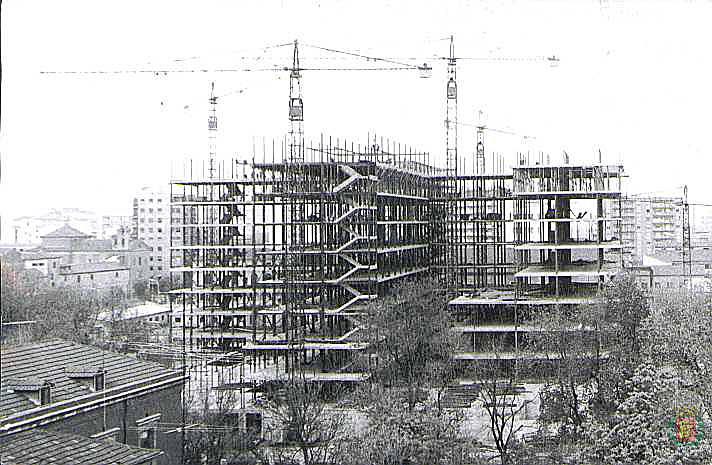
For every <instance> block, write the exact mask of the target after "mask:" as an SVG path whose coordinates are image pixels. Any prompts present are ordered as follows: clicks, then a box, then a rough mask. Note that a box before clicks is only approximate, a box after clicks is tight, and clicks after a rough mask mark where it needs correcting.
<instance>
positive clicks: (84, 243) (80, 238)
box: [21, 224, 151, 295]
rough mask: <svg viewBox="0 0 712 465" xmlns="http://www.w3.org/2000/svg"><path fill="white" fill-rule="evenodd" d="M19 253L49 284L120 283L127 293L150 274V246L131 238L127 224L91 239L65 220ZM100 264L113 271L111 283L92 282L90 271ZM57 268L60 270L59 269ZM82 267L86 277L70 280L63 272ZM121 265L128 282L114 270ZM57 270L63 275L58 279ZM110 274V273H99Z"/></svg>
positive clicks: (75, 271) (77, 271)
mask: <svg viewBox="0 0 712 465" xmlns="http://www.w3.org/2000/svg"><path fill="white" fill-rule="evenodd" d="M21 255H22V259H23V261H24V262H25V268H26V269H38V270H39V271H41V272H42V275H43V276H44V277H46V278H48V279H49V281H50V283H51V284H52V285H59V284H74V285H76V284H81V283H84V284H83V285H80V286H78V287H80V288H83V289H90V288H94V289H99V288H105V287H121V288H122V289H124V290H125V292H127V295H131V294H133V292H134V290H135V289H136V285H137V283H139V282H147V281H148V279H149V278H150V274H149V268H150V264H149V263H150V255H151V248H150V247H149V246H148V245H146V243H144V242H143V241H141V240H138V239H133V238H131V237H130V233H129V230H128V228H123V227H122V228H119V230H118V231H117V233H116V234H114V235H113V236H112V237H111V239H94V238H93V236H91V235H89V234H85V233H83V232H81V231H79V230H77V229H74V228H72V227H71V226H69V225H66V224H65V225H63V226H62V227H60V228H59V229H56V230H54V231H51V232H49V233H47V234H44V235H43V236H42V244H41V245H40V246H39V247H35V248H34V249H31V250H25V251H23V252H22V254H21ZM101 264H104V265H101ZM67 267H69V268H67ZM102 267H104V268H106V269H107V270H108V271H113V272H114V276H115V277H116V278H117V279H116V280H115V282H114V283H111V284H109V283H103V284H102V283H92V279H94V278H93V277H92V274H95V272H93V270H94V269H98V268H102ZM59 268H62V270H63V271H62V272H60V270H59ZM83 268H86V269H87V270H89V273H90V274H89V275H87V278H88V279H89V281H88V282H87V281H83V277H79V276H77V277H75V280H74V281H72V282H71V283H70V280H69V279H68V278H67V276H66V275H67V274H69V273H71V274H82V273H83V271H82V270H83ZM123 269H127V270H128V283H126V282H125V279H124V278H125V276H124V273H123V272H122V271H121V272H119V273H118V275H117V274H116V272H117V271H120V270H123ZM58 274H62V275H65V276H63V277H61V276H60V279H59V280H57V275H58ZM109 277H110V275H109V274H105V275H102V276H101V278H109Z"/></svg>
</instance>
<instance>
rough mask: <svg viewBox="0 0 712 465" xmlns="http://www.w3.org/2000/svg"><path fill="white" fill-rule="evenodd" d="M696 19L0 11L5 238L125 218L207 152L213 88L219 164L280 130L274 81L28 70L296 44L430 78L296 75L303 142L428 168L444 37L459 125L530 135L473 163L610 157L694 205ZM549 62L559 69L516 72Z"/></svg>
mask: <svg viewBox="0 0 712 465" xmlns="http://www.w3.org/2000/svg"><path fill="white" fill-rule="evenodd" d="M443 4H444V5H443ZM710 24H712V2H709V1H705V2H682V1H680V2H673V1H667V2H653V1H645V2H631V1H620V2H618V1H616V2H613V1H567V2H564V1H557V2H545V1H530V2H522V1H510V2H505V1H468V2H466V1H462V2H457V1H452V2H435V1H433V2H422V1H413V0H410V1H407V0H404V1H395V0H392V1H358V2H345V1H321V2H318V1H286V0H285V1H281V2H269V1H258V2H248V1H239V2H214V1H202V2H195V1H191V2H182V1H175V0H173V1H165V2H161V1H114V2H110V1H101V2H97V1H85V2H79V1H64V2H57V1H32V0H21V1H20V0H14V1H13V0H6V1H5V2H3V4H2V67H3V68H2V70H3V75H2V127H1V130H2V134H1V140H0V149H1V151H2V182H1V184H0V199H1V200H0V202H1V203H0V214H2V217H3V227H4V228H5V227H7V226H8V225H9V220H10V219H11V218H13V217H16V216H19V215H22V214H33V213H38V212H41V211H43V210H46V209H48V208H52V207H79V208H87V209H93V210H97V211H100V212H105V213H106V214H124V215H129V214H130V212H131V198H132V195H133V193H134V192H135V191H137V190H138V189H139V188H140V187H142V186H145V185H167V183H168V181H169V179H170V177H171V169H172V166H173V167H174V168H173V169H174V170H176V169H177V168H175V167H177V166H178V165H179V164H180V163H182V160H185V159H186V158H196V159H204V158H205V157H206V156H207V150H208V140H207V127H206V126H207V125H206V120H207V113H208V96H209V91H210V83H211V82H213V81H214V82H215V86H216V94H218V95H224V97H222V98H220V99H219V105H218V118H219V130H220V131H219V139H218V152H219V154H220V155H221V156H223V157H233V156H237V157H245V158H250V157H251V147H252V143H253V139H255V138H256V139H257V140H258V141H261V139H262V137H267V138H271V137H275V136H276V137H281V136H282V135H283V134H284V133H285V132H286V131H287V129H288V124H287V123H288V121H287V97H288V94H289V79H288V74H287V73H286V72H273V71H250V72H238V73H217V72H211V73H169V74H168V75H165V76H163V75H161V76H155V75H151V74H131V73H124V74H109V75H107V74H79V75H76V74H41V73H40V72H41V71H94V70H136V69H153V68H157V67H158V68H169V69H219V68H223V69H224V68H241V69H242V68H260V69H264V68H272V67H274V66H275V65H277V66H289V65H290V61H291V53H292V50H291V48H290V47H279V48H269V49H266V47H268V46H272V45H276V44H284V43H289V42H293V41H294V39H298V40H299V42H300V43H302V44H304V45H303V46H302V47H301V48H300V56H301V64H302V66H303V67H312V68H314V67H331V68H338V67H340V68H344V67H372V66H376V65H375V64H374V63H373V62H365V61H364V60H359V59H354V58H348V57H347V56H345V55H338V54H334V53H327V52H324V51H320V50H318V49H315V48H312V47H308V46H307V45H317V46H321V47H326V48H332V49H338V50H344V51H353V52H358V53H361V54H365V55H370V56H376V57H394V58H396V59H397V60H398V61H404V62H407V63H413V64H415V63H420V62H423V61H425V62H428V63H429V64H430V65H431V66H432V67H433V76H432V78H430V79H421V78H419V77H418V75H417V74H416V73H415V72H412V71H306V72H304V77H303V93H304V105H305V123H304V127H305V135H306V137H318V136H319V135H320V134H322V133H323V134H325V135H330V136H334V137H339V138H341V139H348V140H354V141H356V142H364V141H365V138H366V134H368V133H374V132H375V133H378V134H379V135H381V136H384V137H389V138H391V139H393V140H396V141H398V142H401V143H403V144H408V145H411V146H414V147H417V148H419V149H421V150H424V151H428V152H430V153H431V157H434V158H435V159H436V160H442V158H443V152H444V147H445V137H444V136H445V131H444V123H443V121H444V118H445V99H444V96H445V62H444V61H443V60H438V59H436V58H434V57H435V56H443V55H446V54H447V52H448V41H447V40H444V39H445V38H447V37H448V36H450V35H451V34H452V35H454V38H455V50H456V55H457V56H460V57H473V58H483V59H482V60H462V61H460V62H459V64H458V84H459V90H460V94H459V101H458V103H459V119H460V121H462V122H475V121H476V115H477V114H478V111H480V110H482V111H483V114H484V118H485V119H484V122H485V123H486V124H487V125H488V126H490V127H492V128H498V129H503V130H507V131H511V132H515V133H517V134H520V135H528V136H533V137H535V139H532V138H529V139H523V138H522V137H519V136H510V135H503V134H500V133H496V132H489V133H488V134H487V139H486V147H487V152H488V153H489V152H492V151H494V152H498V153H501V154H502V155H503V157H504V158H505V164H506V165H508V166H511V165H512V164H513V163H514V154H515V153H516V152H517V151H531V152H538V151H540V150H543V151H546V152H547V153H549V154H550V157H551V160H552V161H560V160H561V157H562V151H563V150H566V151H567V153H569V154H570V155H571V157H572V159H573V161H582V162H586V161H588V162H592V161H594V160H596V159H597V153H598V150H599V149H600V150H601V152H602V154H603V159H604V161H610V162H613V163H618V162H619V161H622V162H623V164H624V165H625V167H626V170H627V172H628V173H629V175H630V178H629V179H628V180H627V188H628V190H629V191H631V192H655V193H659V194H661V195H663V194H678V195H679V194H680V192H681V191H680V189H679V187H680V186H682V185H683V184H687V185H688V186H689V189H690V198H691V200H692V201H698V202H707V203H712V187H711V186H712V183H711V182H710V180H709V176H710V171H711V170H710V168H712V162H711V161H710V155H711V154H712V137H710V129H709V126H710V108H712V96H711V92H710V86H711V84H710V83H712V50H711V47H712V27H710ZM552 55H555V56H556V57H557V58H559V59H560V62H559V65H558V66H556V67H552V66H550V65H549V63H548V62H547V60H529V58H536V57H547V56H552ZM243 57H244V58H243ZM411 58H414V59H411ZM501 58H517V60H512V61H502V60H500V59H501ZM177 60H180V61H177ZM240 89H244V90H243V91H242V92H239V90H240ZM225 94H228V95H225ZM473 149H474V133H473V129H472V128H470V127H467V126H461V127H460V129H459V154H460V156H461V157H465V158H467V159H468V161H467V164H468V166H470V165H471V157H472V153H473ZM488 169H489V167H488ZM175 172H176V171H174V173H175ZM5 233H6V231H3V237H7V236H6V235H5Z"/></svg>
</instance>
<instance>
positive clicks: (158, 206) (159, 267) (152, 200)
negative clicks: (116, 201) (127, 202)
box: [132, 187, 171, 279]
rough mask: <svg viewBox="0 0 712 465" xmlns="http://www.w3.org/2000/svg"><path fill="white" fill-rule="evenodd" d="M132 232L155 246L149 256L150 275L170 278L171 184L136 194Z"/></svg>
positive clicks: (136, 236)
mask: <svg viewBox="0 0 712 465" xmlns="http://www.w3.org/2000/svg"><path fill="white" fill-rule="evenodd" d="M132 235H133V237H134V238H136V239H139V240H141V241H143V242H144V243H146V245H148V246H149V247H150V249H151V253H150V255H149V258H148V260H149V264H148V274H149V277H150V278H152V279H158V278H164V277H167V276H168V275H169V268H170V256H171V255H170V246H171V205H170V193H169V191H168V189H167V187H166V188H156V187H144V188H142V189H141V190H139V191H138V192H137V193H136V195H135V197H134V199H133V216H132Z"/></svg>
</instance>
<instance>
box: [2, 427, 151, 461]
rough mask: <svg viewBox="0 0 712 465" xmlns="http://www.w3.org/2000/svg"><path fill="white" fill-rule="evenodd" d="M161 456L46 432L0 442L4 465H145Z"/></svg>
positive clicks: (102, 441)
mask: <svg viewBox="0 0 712 465" xmlns="http://www.w3.org/2000/svg"><path fill="white" fill-rule="evenodd" d="M161 455H163V451H160V450H157V449H142V448H139V447H133V446H128V445H126V444H121V443H118V442H114V441H107V440H99V439H90V438H86V437H84V436H79V435H77V434H68V433H55V432H50V431H43V430H32V431H25V432H22V433H17V434H13V435H11V436H6V437H4V438H2V439H0V456H2V465H38V464H42V465H96V464H102V465H144V464H150V463H152V462H151V461H152V460H153V459H155V458H156V457H159V456H161Z"/></svg>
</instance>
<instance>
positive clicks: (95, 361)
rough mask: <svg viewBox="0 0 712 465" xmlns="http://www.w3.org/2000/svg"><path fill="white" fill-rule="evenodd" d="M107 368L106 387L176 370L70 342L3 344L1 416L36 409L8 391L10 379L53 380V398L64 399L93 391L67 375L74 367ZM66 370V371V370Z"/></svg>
mask: <svg viewBox="0 0 712 465" xmlns="http://www.w3.org/2000/svg"><path fill="white" fill-rule="evenodd" d="M102 367H103V368H104V370H105V383H106V388H107V389H109V388H113V387H118V386H121V385H123V384H128V383H133V382H137V381H142V380H147V379H149V378H153V377H156V376H160V375H169V374H173V373H174V372H173V371H171V370H168V369H165V368H163V367H162V366H161V365H158V364H156V363H150V362H144V361H141V360H137V359H135V358H132V357H128V356H126V355H120V354H117V353H113V352H109V351H104V350H101V349H98V348H96V347H91V346H86V345H81V344H77V343H74V342H68V341H61V340H56V341H50V342H41V343H35V344H23V345H19V346H11V347H3V356H2V381H1V382H0V418H2V417H6V416H8V415H12V414H14V413H18V412H21V411H23V410H28V409H32V408H35V407H36V405H35V404H33V403H32V402H31V401H30V400H28V399H27V398H26V397H25V396H23V395H21V394H18V393H16V392H9V391H8V389H9V388H10V387H11V386H10V384H9V383H10V381H13V380H18V379H25V380H27V379H28V378H29V379H33V381H35V382H40V381H39V380H41V382H42V383H44V382H45V381H49V382H50V383H52V385H53V386H52V401H53V402H61V401H65V400H70V399H73V398H76V397H79V396H83V395H86V394H90V393H91V391H90V390H89V388H88V387H86V386H84V385H82V384H81V383H80V382H79V381H77V380H72V379H70V378H69V377H68V376H67V371H68V372H69V374H71V373H72V370H76V369H81V370H83V371H87V370H89V369H90V368H91V369H99V368H102ZM65 370H66V371H65Z"/></svg>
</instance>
